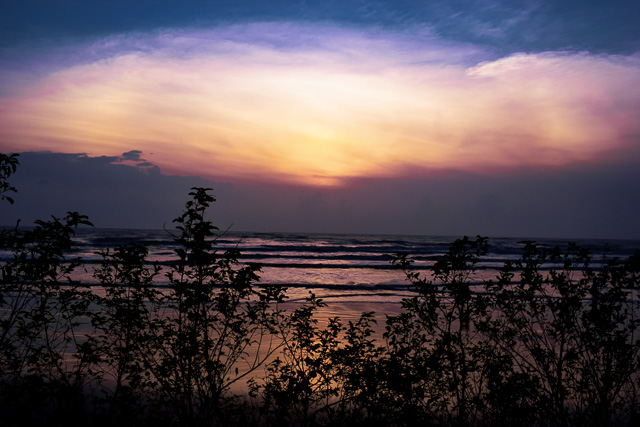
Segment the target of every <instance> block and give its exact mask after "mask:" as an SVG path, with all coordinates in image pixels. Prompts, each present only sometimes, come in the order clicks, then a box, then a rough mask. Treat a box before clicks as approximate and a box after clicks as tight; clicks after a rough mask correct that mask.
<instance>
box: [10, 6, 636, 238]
mask: <svg viewBox="0 0 640 427" xmlns="http://www.w3.org/2000/svg"><path fill="white" fill-rule="evenodd" d="M638 22H640V2H638V1H637V0H622V1H609V2H604V1H584V0H583V1H577V0H566V1H551V0H541V1H535V0H532V1H507V0H477V1H445V0H436V1H402V0H400V1H398V0H395V1H391V0H389V1H349V0H343V1H332V0H328V1H323V2H307V1H287V0H282V1H274V2H268V1H247V0H235V1H226V0H225V1H205V0H191V1H180V2H179V1H169V0H153V1H152V0H142V1H135V2H132V1H124V0H114V1H109V2H105V1H95V2H94V1H89V0H85V1H75V0H61V1H56V2H51V1H45V0H41V1H38V0H19V1H18V0H5V1H3V2H2V4H1V5H0V151H2V152H19V153H22V154H21V156H20V161H21V167H20V169H19V171H18V173H16V175H15V176H14V177H13V179H12V180H11V183H12V184H13V185H14V186H16V187H18V190H19V192H18V193H17V194H16V195H15V197H14V199H15V200H16V203H15V204H14V205H12V206H9V205H8V204H3V205H2V206H0V209H2V212H1V217H0V224H5V225H10V224H12V223H14V222H15V221H16V220H17V219H18V218H22V219H23V222H25V223H29V222H31V221H33V220H34V219H36V218H47V217H48V216H49V215H50V214H54V215H62V214H63V213H64V212H65V211H67V210H77V211H80V212H81V213H85V214H87V215H89V216H90V218H91V219H92V220H93V222H94V223H95V224H96V225H97V226H99V227H145V228H161V227H162V226H163V224H165V223H167V224H168V223H170V220H171V218H173V217H175V216H177V214H179V212H180V209H181V206H182V204H183V203H184V201H185V200H186V193H187V191H188V188H190V187H192V186H209V187H213V188H214V193H215V194H216V196H217V198H218V202H217V204H216V206H215V210H214V211H213V212H212V215H213V217H214V219H215V220H216V223H218V225H219V226H221V227H223V228H226V227H228V226H231V225H232V224H233V225H232V229H235V230H254V231H263V230H265V231H301V232H342V233H384V234H396V233H399V234H437V235H456V236H457V235H462V234H471V235H475V234H481V235H489V236H512V237H561V238H564V237H566V238H580V237H596V238H635V239H640V221H638V220H637V218H638V211H639V210H640V196H639V195H640V26H639V25H638Z"/></svg>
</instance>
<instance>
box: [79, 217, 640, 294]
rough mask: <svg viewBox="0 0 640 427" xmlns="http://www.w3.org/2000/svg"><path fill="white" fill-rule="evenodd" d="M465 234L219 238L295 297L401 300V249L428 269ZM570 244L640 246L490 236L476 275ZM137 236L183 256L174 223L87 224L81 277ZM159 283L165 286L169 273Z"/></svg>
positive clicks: (617, 252)
mask: <svg viewBox="0 0 640 427" xmlns="http://www.w3.org/2000/svg"><path fill="white" fill-rule="evenodd" d="M458 237H461V236H400V235H398V236H394V235H356V234H311V233H266V232H262V233H257V232H227V233H223V234H221V235H220V236H219V237H218V238H217V240H216V246H217V248H218V250H219V251H220V252H223V251H224V250H225V249H229V248H237V249H238V250H239V251H240V253H241V256H240V258H239V261H240V262H241V263H256V264H258V265H260V266H261V272H260V273H259V275H260V281H259V282H258V283H257V284H258V285H282V286H286V287H287V288H288V289H289V290H288V296H289V299H290V301H296V300H301V299H303V298H304V297H306V296H308V295H309V292H310V291H311V292H313V293H315V294H316V295H317V296H318V297H320V298H323V299H325V301H327V302H342V303H344V302H348V303H374V302H398V301H400V300H401V299H402V298H403V297H405V296H408V295H410V294H411V290H410V287H409V283H408V282H407V280H406V279H405V276H404V274H403V272H402V271H401V270H399V269H398V268H396V267H395V266H393V265H392V264H391V262H390V261H391V259H392V256H393V255H394V254H397V253H407V254H409V255H410V256H411V258H412V259H414V260H415V262H414V264H413V267H414V268H416V269H418V270H427V269H428V268H429V267H430V266H431V265H433V263H434V262H436V261H437V259H438V258H439V257H440V256H442V255H443V254H444V253H445V252H446V251H447V249H448V248H449V245H450V244H451V243H452V242H453V241H454V240H455V239H456V238H458ZM525 240H533V241H536V242H537V243H539V244H540V245H541V246H545V247H554V246H559V247H560V248H561V249H565V248H566V247H567V246H568V243H569V242H574V243H576V244H577V245H579V246H580V247H584V248H587V249H588V250H589V251H590V254H591V255H592V259H593V265H595V266H597V265H598V263H600V262H601V261H602V260H603V256H606V257H607V258H612V257H619V258H622V259H624V258H627V257H629V256H630V255H632V254H633V253H634V252H635V251H636V250H638V249H640V241H638V240H606V241H605V240H594V239H578V240H575V239H574V240H570V239H526V238H489V253H488V254H487V255H486V256H484V257H483V258H482V262H481V263H479V264H478V265H477V267H478V271H477V274H476V275H475V276H474V277H473V278H472V279H473V280H474V281H475V283H476V285H477V286H478V289H480V285H481V284H482V280H483V279H489V278H494V277H496V275H497V272H498V270H499V269H500V268H501V267H502V266H503V265H504V262H505V261H507V260H514V259H518V258H519V257H520V255H521V254H522V246H523V244H522V243H521V242H522V241H525ZM130 243H142V244H145V245H147V246H148V248H149V258H148V259H149V263H150V264H151V263H158V264H159V265H161V266H162V265H163V264H164V265H167V264H168V263H169V262H171V260H174V259H175V257H176V256H175V249H176V248H177V245H176V243H175V242H174V240H173V236H172V235H171V234H170V232H169V231H167V230H142V229H99V228H82V229H79V230H78V231H77V234H76V237H75V246H74V250H73V253H72V254H70V255H72V256H80V257H82V259H83V260H84V263H85V270H86V272H85V273H84V274H82V275H81V279H82V280H83V281H86V282H87V283H95V279H93V277H92V272H93V268H95V267H97V265H98V263H99V262H100V261H101V259H102V258H101V256H100V254H99V253H100V251H102V250H105V249H107V248H115V247H117V246H121V245H126V244H130ZM158 284H159V285H160V286H161V285H162V284H163V283H162V277H161V276H160V277H159V281H158Z"/></svg>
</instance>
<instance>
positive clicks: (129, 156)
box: [122, 150, 142, 161]
mask: <svg viewBox="0 0 640 427" xmlns="http://www.w3.org/2000/svg"><path fill="white" fill-rule="evenodd" d="M141 155H142V151H140V150H131V151H127V152H126V153H122V159H123V160H136V161H137V160H142V159H141V158H140V156H141Z"/></svg>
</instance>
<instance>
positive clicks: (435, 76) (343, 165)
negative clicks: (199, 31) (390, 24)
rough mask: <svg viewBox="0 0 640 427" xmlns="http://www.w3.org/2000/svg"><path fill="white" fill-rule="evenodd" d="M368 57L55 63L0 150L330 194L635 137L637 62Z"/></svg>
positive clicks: (517, 163) (248, 51) (11, 122)
mask: <svg viewBox="0 0 640 427" xmlns="http://www.w3.org/2000/svg"><path fill="white" fill-rule="evenodd" d="M368 49H370V50H367V49H364V48H363V50H362V51H361V52H359V54H358V56H357V58H356V59H355V60H354V59H353V58H351V57H349V56H348V55H342V54H340V53H339V52H338V53H336V52H332V51H331V50H327V51H313V52H306V51H303V50H293V51H291V52H281V51H278V50H277V49H274V48H269V47H260V46H257V45H256V46H251V47H246V46H244V47H243V48H242V49H240V48H235V50H233V49H232V53H228V52H224V53H220V52H211V51H206V50H205V51H203V52H202V53H200V54H193V55H190V56H184V57H178V56H175V55H168V54H167V53H163V52H159V53H157V52H156V53H146V54H140V53H126V54H122V55H121V56H115V57H113V58H111V59H107V60H100V61H96V62H92V63H89V64H84V65H77V66H73V67H69V68H66V69H62V70H60V71H57V72H54V73H51V74H49V75H47V76H45V77H43V78H42V79H41V80H40V81H39V82H37V84H34V85H33V86H32V87H30V88H29V89H25V90H23V91H22V92H20V93H19V94H17V95H15V94H14V95H13V96H12V97H11V98H0V143H1V144H2V149H3V150H11V151H29V150H50V151H58V152H84V153H87V154H89V155H119V154H120V153H123V152H125V151H129V150H132V149H136V150H141V151H142V152H143V153H144V157H145V158H146V159H147V160H148V161H150V162H153V163H154V164H156V165H158V166H159V167H160V168H161V169H162V171H163V172H164V173H169V174H181V175H201V176H204V177H210V178H216V179H221V178H224V179H231V180H233V179H245V180H246V179H248V180H260V181H273V182H289V183H299V184H306V185H315V186H335V185H340V184H341V183H342V182H343V181H344V180H345V179H348V178H357V177H376V176H403V174H405V173H406V171H407V170H412V171H415V170H416V169H421V168H422V169H433V168H436V169H447V168H453V169H460V170H468V171H485V172H490V171H491V170H492V169H493V168H501V169H504V168H519V167H538V166H540V167H544V166H562V165H567V164H571V163H574V162H592V161H597V160H598V158H599V156H601V154H602V153H604V152H607V151H610V150H618V149H623V148H624V145H623V141H624V138H625V137H626V136H627V135H630V134H634V133H635V134H638V133H639V132H640V122H638V120H637V117H640V72H639V70H640V59H639V58H638V57H631V58H628V59H627V60H626V61H621V60H618V59H616V58H607V57H601V56H590V55H587V54H568V53H563V54H556V55H551V54H547V55H516V56H512V57H507V58H503V59H500V60H497V61H493V62H488V63H483V64H479V65H477V66H475V67H468V66H464V65H460V64H448V63H443V62H442V61H440V62H425V63H420V62H416V63H411V61H410V55H409V54H407V53H406V52H405V53H399V54H397V55H396V56H394V57H390V58H388V57H386V56H384V55H382V54H381V53H380V52H378V51H376V50H375V49H373V48H370V47H369V48H368ZM385 55H389V52H385ZM381 58H382V59H381Z"/></svg>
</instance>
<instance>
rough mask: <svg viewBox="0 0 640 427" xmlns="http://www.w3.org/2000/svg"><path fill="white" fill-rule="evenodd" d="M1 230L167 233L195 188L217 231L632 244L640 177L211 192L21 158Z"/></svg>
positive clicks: (470, 179)
mask: <svg viewBox="0 0 640 427" xmlns="http://www.w3.org/2000/svg"><path fill="white" fill-rule="evenodd" d="M11 183H12V184H13V185H14V186H16V187H17V188H18V191H19V192H18V193H17V194H16V195H15V197H14V198H15V200H16V202H15V204H14V205H8V204H5V205H4V206H1V208H2V210H3V214H2V215H3V216H2V219H3V221H2V222H3V223H4V224H7V225H11V224H13V223H14V222H15V220H17V219H18V218H22V219H23V224H29V223H31V222H32V221H33V220H34V219H37V218H48V217H49V215H51V214H53V215H58V216H59V215H63V214H64V213H65V212H66V211H68V210H75V211H78V212H81V213H83V214H86V215H89V217H90V218H91V220H92V221H93V222H94V223H95V224H96V225H97V226H99V227H124V228H127V227H130V228H162V227H163V225H164V224H167V225H169V224H170V222H171V220H172V219H173V218H174V217H176V216H177V215H178V214H179V213H180V212H181V211H182V208H183V206H184V202H185V201H186V200H187V198H188V196H187V193H188V192H189V189H190V188H191V187H193V186H206V187H212V188H214V194H215V195H216V197H217V199H218V202H217V203H216V204H215V205H214V207H213V209H212V210H211V215H212V218H213V219H214V221H215V223H216V224H217V225H218V226H219V227H220V228H227V227H230V226H232V229H234V230H252V231H300V232H338V233H379V234H426V235H446V236H460V235H463V234H467V235H476V234H481V235H487V236H492V237H500V236H510V237H531V238H540V237H558V238H581V237H585V238H608V239H612V238H629V239H640V223H639V222H638V221H637V212H638V211H639V210H640V198H638V197H637V194H640V168H639V167H638V166H637V165H636V164H634V163H628V164H616V165H611V166H600V167H598V168H596V167H593V166H591V167H589V168H586V167H585V168H582V169H580V168H575V169H572V170H555V171H547V172H533V171H522V172H519V173H512V174H509V175H504V176H488V175H475V174H468V173H456V172H448V173H440V174H436V175H434V176H431V177H423V178H415V179H396V180H383V179H379V180H372V179H366V180H365V179H361V180H358V181H354V182H351V183H349V185H348V186H347V187H344V188H331V189H319V188H305V187H296V186H282V185H266V184H250V183H243V184H240V183H235V184H229V183H220V182H212V181H209V180H205V179H203V178H197V177H182V176H167V175H164V174H162V173H161V171H160V170H159V169H158V168H157V167H151V168H141V167H136V166H131V165H124V164H117V163H114V157H107V156H103V157H90V156H86V155H83V154H59V153H22V154H21V156H20V167H19V169H18V172H17V173H16V174H15V175H14V176H12V179H11Z"/></svg>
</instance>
